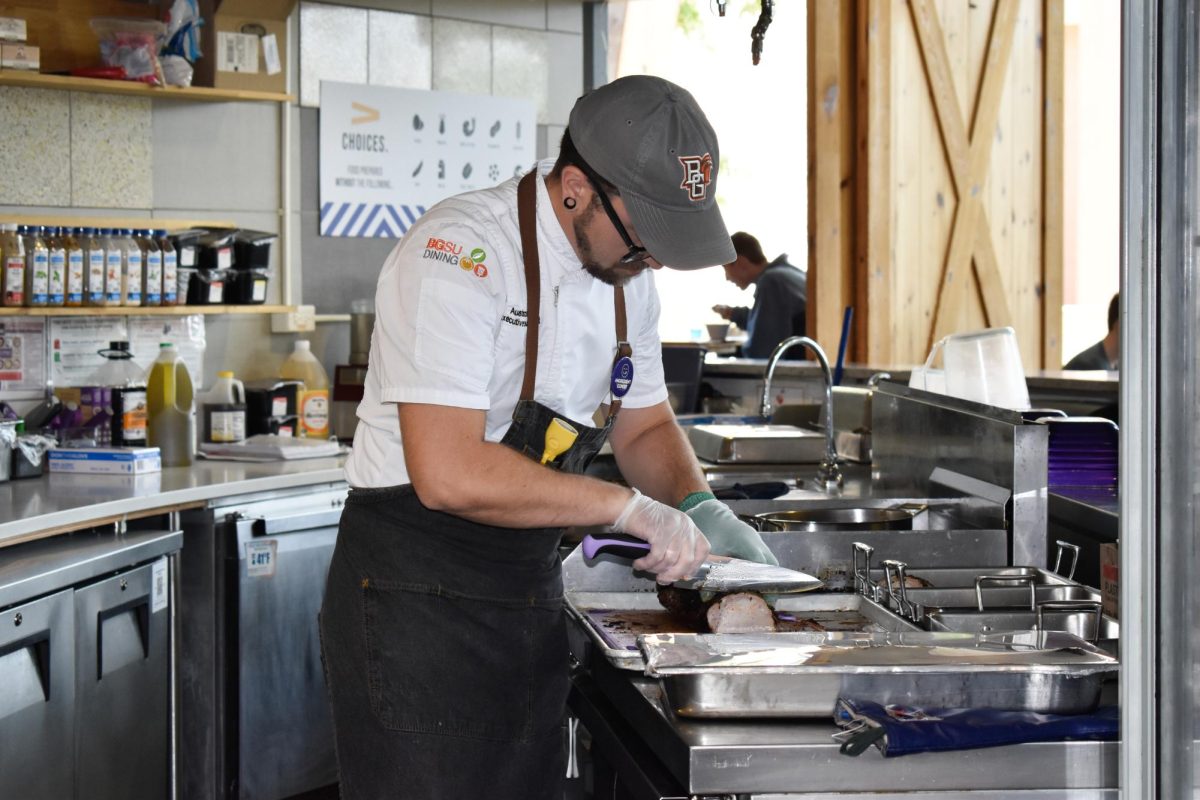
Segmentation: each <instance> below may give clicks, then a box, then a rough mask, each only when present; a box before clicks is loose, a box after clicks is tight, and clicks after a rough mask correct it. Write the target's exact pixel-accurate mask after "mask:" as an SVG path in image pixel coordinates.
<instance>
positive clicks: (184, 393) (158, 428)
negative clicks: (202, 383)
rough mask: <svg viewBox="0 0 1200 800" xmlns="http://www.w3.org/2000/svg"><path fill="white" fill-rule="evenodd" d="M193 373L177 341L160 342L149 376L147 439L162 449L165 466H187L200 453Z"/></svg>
mask: <svg viewBox="0 0 1200 800" xmlns="http://www.w3.org/2000/svg"><path fill="white" fill-rule="evenodd" d="M192 400H193V394H192V376H191V375H189V374H188V369H187V365H185V364H184V363H183V359H182V358H181V357H180V356H179V352H178V351H177V350H176V349H175V345H173V344H169V343H163V344H161V345H160V346H159V351H158V358H156V359H155V360H154V363H153V364H151V365H150V375H149V377H148V378H147V380H146V421H147V442H148V443H149V445H150V446H151V447H157V448H159V450H160V451H161V452H162V464H163V466H164V467H186V466H189V465H190V464H191V463H192V458H193V456H195V454H196V433H195V428H196V425H195V418H194V416H193V414H192Z"/></svg>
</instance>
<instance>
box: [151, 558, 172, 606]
mask: <svg viewBox="0 0 1200 800" xmlns="http://www.w3.org/2000/svg"><path fill="white" fill-rule="evenodd" d="M170 581H171V573H169V572H167V560H166V559H165V558H160V559H159V560H158V561H155V562H154V566H153V567H151V568H150V613H152V614H157V613H158V612H159V611H162V610H163V609H164V608H166V607H167V598H168V597H169V596H170V588H171V583H170Z"/></svg>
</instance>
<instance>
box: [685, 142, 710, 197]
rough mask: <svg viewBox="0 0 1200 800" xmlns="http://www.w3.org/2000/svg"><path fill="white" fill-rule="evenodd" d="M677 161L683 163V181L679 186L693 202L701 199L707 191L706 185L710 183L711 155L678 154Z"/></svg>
mask: <svg viewBox="0 0 1200 800" xmlns="http://www.w3.org/2000/svg"><path fill="white" fill-rule="evenodd" d="M679 163H680V164H682V165H683V183H681V184H679V188H680V189H683V190H684V191H686V192H687V194H688V199H689V200H691V201H692V202H693V203H695V202H699V201H700V200H703V199H704V198H705V197H706V196H707V193H708V185H709V184H710V183H712V170H713V160H712V155H711V154H709V153H705V154H704V155H702V156H680V157H679Z"/></svg>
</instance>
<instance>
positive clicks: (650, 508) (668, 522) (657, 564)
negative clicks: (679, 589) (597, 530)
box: [612, 489, 708, 584]
mask: <svg viewBox="0 0 1200 800" xmlns="http://www.w3.org/2000/svg"><path fill="white" fill-rule="evenodd" d="M612 530H614V531H618V532H620V533H628V534H629V535H630V536H636V537H637V538H639V539H644V540H645V541H647V542H649V543H650V552H649V553H648V554H647V555H645V556H643V557H642V558H639V559H638V560H637V561H634V562H633V568H634V569H640V570H644V571H646V572H652V573H654V576H655V580H657V581H658V582H659V583H661V584H668V583H674V582H675V581H677V580H681V579H683V578H687V577H690V576H692V575H694V574H695V573H696V570H697V569H699V568H700V565H701V564H702V563H703V562H704V559H705V558H707V557H708V540H707V539H705V538H704V534H703V533H701V532H700V529H699V528H697V527H696V524H695V523H694V522H692V520H691V518H690V517H688V515H687V514H685V513H683V512H682V511H679V510H678V509H674V508H671V507H670V506H668V505H664V504H662V503H660V502H658V501H657V500H653V499H651V498H649V497H646V495H644V494H642V493H641V492H639V491H638V490H637V489H634V490H633V496H632V497H630V498H629V502H628V503H626V504H625V509H624V510H623V511H622V512H621V516H619V517H617V521H616V522H614V523H613V524H612Z"/></svg>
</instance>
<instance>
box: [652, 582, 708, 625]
mask: <svg viewBox="0 0 1200 800" xmlns="http://www.w3.org/2000/svg"><path fill="white" fill-rule="evenodd" d="M658 602H660V603H662V607H663V608H665V609H666V610H667V613H668V614H670V615H671V619H672V620H674V621H675V622H677V623H679V625H680V627H682V628H685V629H687V630H689V631H694V632H696V633H704V632H705V631H707V630H708V618H707V616H706V614H707V612H708V603H706V602H704V601H703V600H701V599H700V593H699V592H697V591H696V590H695V589H680V588H679V587H678V586H662V585H660V586H659V587H658Z"/></svg>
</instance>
